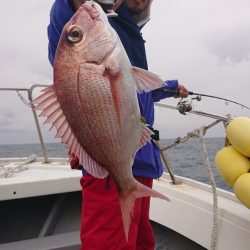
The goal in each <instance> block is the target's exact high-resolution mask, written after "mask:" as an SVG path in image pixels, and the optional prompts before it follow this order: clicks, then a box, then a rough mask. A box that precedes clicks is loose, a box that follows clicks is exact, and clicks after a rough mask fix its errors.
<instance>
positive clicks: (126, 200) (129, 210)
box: [120, 182, 169, 241]
mask: <svg viewBox="0 0 250 250" xmlns="http://www.w3.org/2000/svg"><path fill="white" fill-rule="evenodd" d="M148 196H152V197H156V198H160V199H163V200H166V201H169V198H168V197H167V196H165V195H163V194H161V193H159V192H157V191H155V190H153V189H151V188H149V187H147V186H145V185H142V184H141V183H139V182H137V183H136V186H135V188H133V190H132V191H130V192H128V193H127V194H126V195H124V196H123V197H120V206H121V213H122V221H123V227H124V232H125V238H126V240H127V241H128V234H129V229H130V224H131V218H132V217H133V215H134V207H135V200H136V199H137V198H141V197H148Z"/></svg>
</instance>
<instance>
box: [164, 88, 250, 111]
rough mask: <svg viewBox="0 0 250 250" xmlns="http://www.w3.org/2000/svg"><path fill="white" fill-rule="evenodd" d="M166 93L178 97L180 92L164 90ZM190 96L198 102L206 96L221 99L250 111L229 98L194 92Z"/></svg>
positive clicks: (189, 92) (189, 93)
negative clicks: (193, 96)
mask: <svg viewBox="0 0 250 250" xmlns="http://www.w3.org/2000/svg"><path fill="white" fill-rule="evenodd" d="M164 91H165V92H167V93H169V94H172V95H173V96H178V95H179V91H178V90H170V89H164ZM188 95H196V97H195V98H194V99H196V100H197V101H201V97H202V96H204V97H209V98H214V99H219V100H223V101H225V102H231V103H234V104H236V105H239V106H241V107H242V108H246V109H249V110H250V107H247V106H245V105H243V104H241V103H239V102H235V101H232V100H230V99H227V98H223V97H218V96H214V95H207V94H201V93H195V92H193V91H188Z"/></svg>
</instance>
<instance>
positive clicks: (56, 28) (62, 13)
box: [47, 0, 74, 66]
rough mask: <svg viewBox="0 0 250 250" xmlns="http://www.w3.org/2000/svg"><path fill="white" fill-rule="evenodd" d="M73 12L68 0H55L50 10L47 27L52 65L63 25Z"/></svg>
mask: <svg viewBox="0 0 250 250" xmlns="http://www.w3.org/2000/svg"><path fill="white" fill-rule="evenodd" d="M73 14H74V12H73V10H72V8H71V5H70V3H69V0H56V1H55V2H54V4H53V6H52V8H51V11H50V23H49V25H48V28H47V34H48V39H49V44H48V50H49V54H48V57H49V61H50V63H51V65H52V66H53V63H54V58H55V53H56V48H57V45H58V42H59V39H60V36H61V33H62V30H63V27H64V25H65V24H66V23H67V22H68V21H69V20H70V18H71V17H72V16H73Z"/></svg>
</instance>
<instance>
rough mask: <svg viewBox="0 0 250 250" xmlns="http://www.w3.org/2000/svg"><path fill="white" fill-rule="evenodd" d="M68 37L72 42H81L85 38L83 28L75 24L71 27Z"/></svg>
mask: <svg viewBox="0 0 250 250" xmlns="http://www.w3.org/2000/svg"><path fill="white" fill-rule="evenodd" d="M67 37H68V40H69V41H70V42H72V43H77V42H80V41H81V40H82V38H83V34H82V30H81V29H80V28H79V27H78V26H76V25H74V26H72V27H70V28H69V31H68V35H67Z"/></svg>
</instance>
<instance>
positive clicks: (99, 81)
mask: <svg viewBox="0 0 250 250" xmlns="http://www.w3.org/2000/svg"><path fill="white" fill-rule="evenodd" d="M162 84H163V81H162V80H161V79H159V78H158V77H157V76H156V75H154V74H152V73H150V72H148V71H146V70H143V69H139V68H135V67H132V66H131V64H130V62H129V59H128V57H127V55H126V52H125V50H124V48H123V46H122V44H121V42H120V39H119V37H118V35H117V33H116V32H115V31H114V30H113V28H112V27H111V26H110V24H109V22H108V19H107V17H106V14H105V13H104V12H103V10H102V9H101V7H100V6H99V5H98V4H97V3H85V4H83V5H82V6H81V7H80V8H79V9H78V11H77V12H76V13H75V15H74V16H73V17H72V18H71V20H70V21H69V22H68V23H67V24H66V25H65V27H64V29H63V32H62V35H61V38H60V41H59V44H58V47H57V51H56V56H55V62H54V84H53V85H52V86H50V87H48V88H46V89H45V90H44V91H43V92H44V93H43V94H42V95H41V96H39V97H38V98H36V99H35V100H34V104H35V105H36V109H40V110H42V113H41V114H40V115H42V116H47V120H46V121H45V123H49V122H51V123H52V127H55V128H56V130H57V135H56V137H58V138H61V142H62V143H64V144H66V145H67V146H68V148H69V149H70V150H71V151H72V152H75V154H76V155H77V156H78V157H79V160H80V164H81V165H82V166H83V167H84V168H85V169H86V170H87V171H88V173H90V174H91V175H93V176H95V177H97V178H105V177H107V176H108V175H109V174H110V176H111V177H112V178H113V179H114V181H115V183H116V185H117V189H118V193H119V199H120V205H121V212H122V219H123V225H124V230H125V236H126V239H128V233H129V227H130V222H131V216H132V214H133V208H134V204H135V199H136V198H139V197H145V196H154V197H158V198H162V199H165V200H168V198H167V197H166V196H164V195H162V194H160V193H158V192H156V191H154V190H152V189H150V188H148V187H146V186H144V185H142V184H140V183H139V182H137V181H136V180H135V179H134V177H133V175H132V164H133V161H134V156H135V154H136V152H137V150H138V149H139V148H140V147H142V146H143V145H144V144H146V143H147V142H148V141H149V140H150V136H151V131H150V130H149V129H148V128H147V127H146V125H145V124H144V123H142V122H141V115H140V110H139V105H138V100H137V94H136V92H137V91H148V90H151V89H155V88H158V87H160V86H162Z"/></svg>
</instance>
